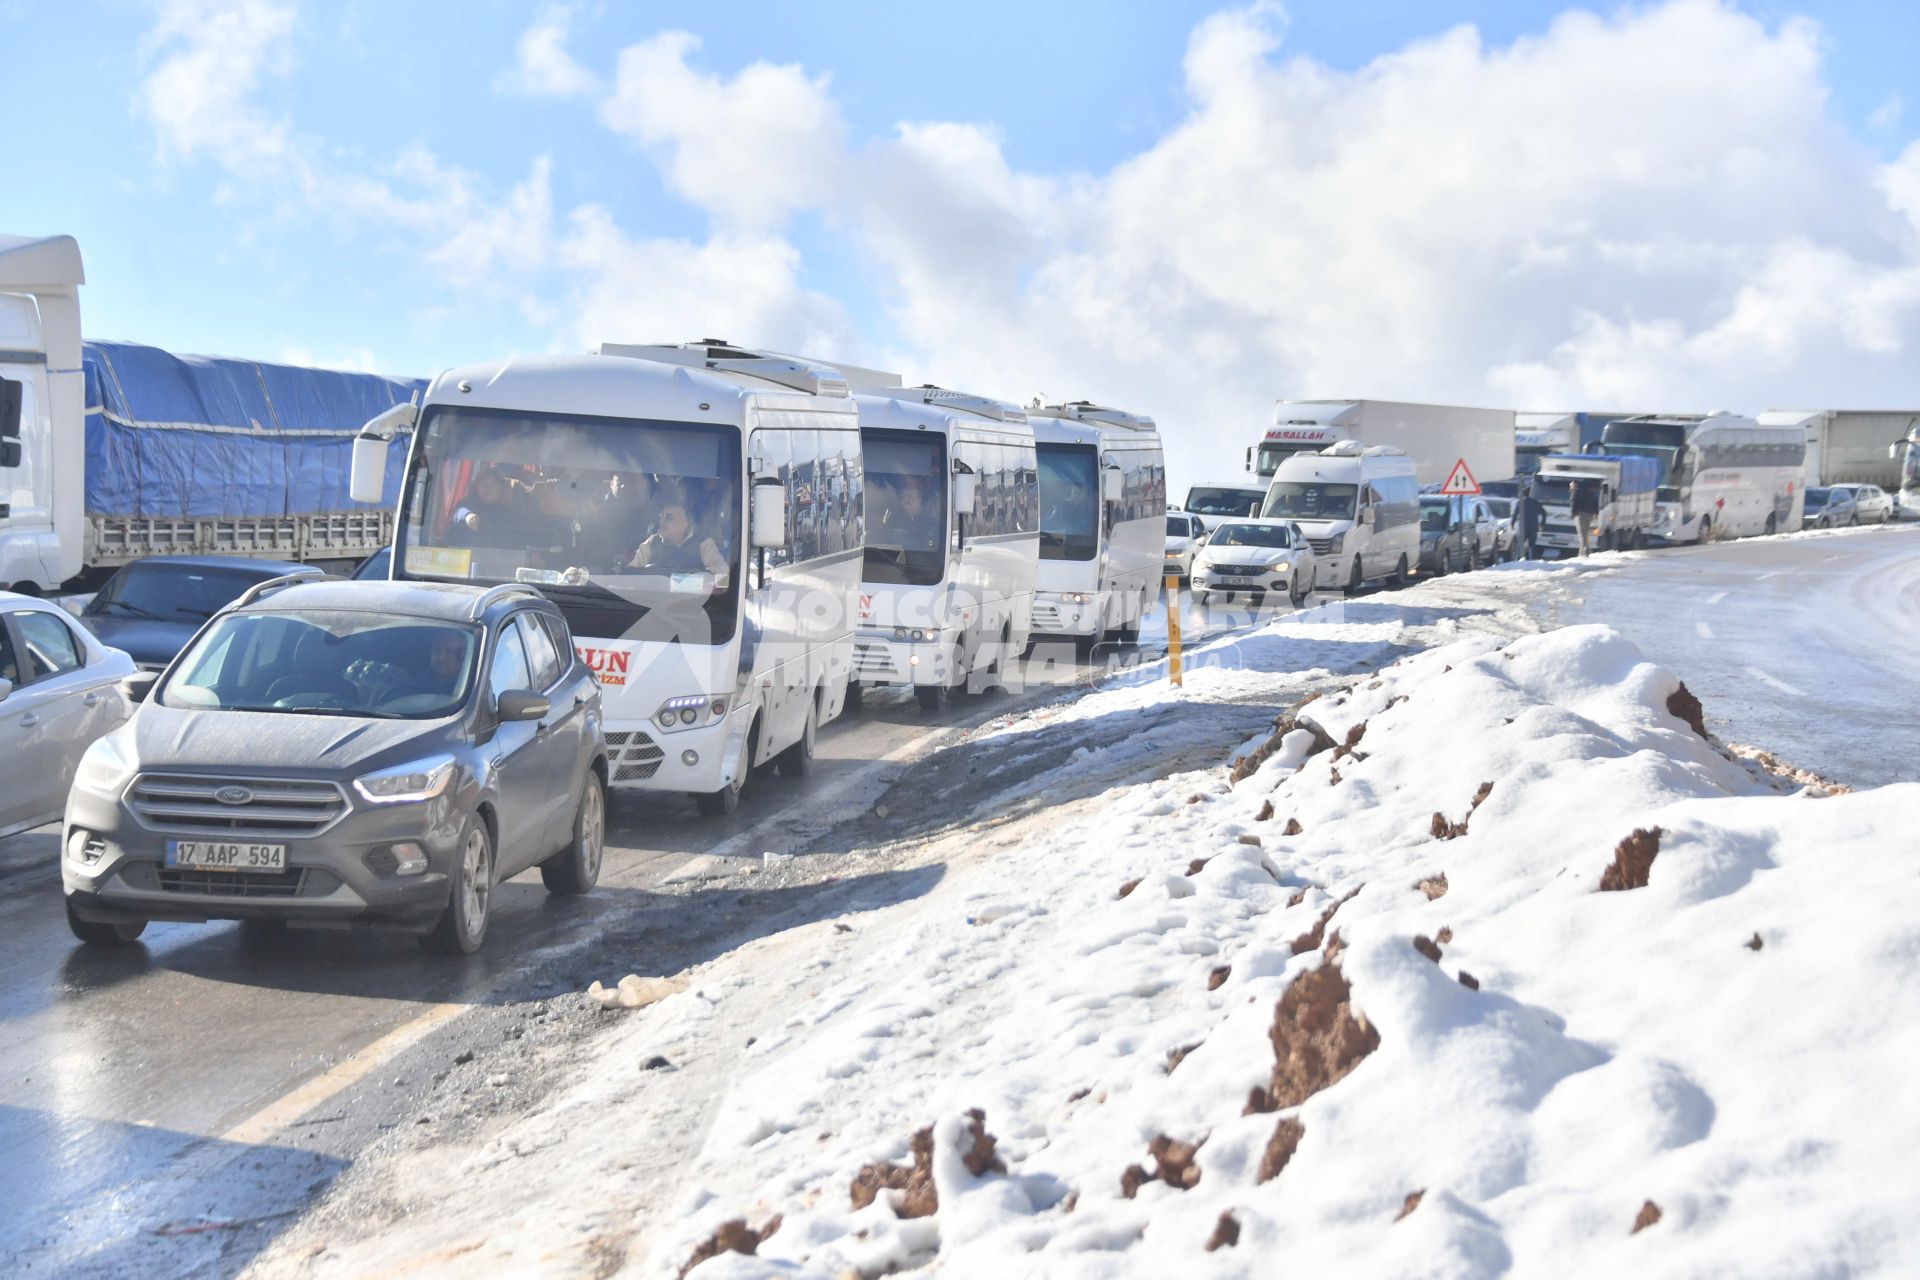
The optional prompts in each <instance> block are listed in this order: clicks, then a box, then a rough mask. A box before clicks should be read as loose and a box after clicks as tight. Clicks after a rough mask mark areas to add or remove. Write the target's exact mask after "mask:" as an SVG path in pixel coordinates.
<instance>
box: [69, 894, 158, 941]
mask: <svg viewBox="0 0 1920 1280" xmlns="http://www.w3.org/2000/svg"><path fill="white" fill-rule="evenodd" d="M146 927H147V922H146V921H145V920H133V921H129V922H126V923H113V924H100V923H98V922H96V921H93V920H82V919H81V918H80V917H79V916H77V915H75V914H74V913H73V904H72V903H71V902H69V903H68V904H67V928H69V929H71V930H73V936H74V937H76V938H78V939H80V941H82V942H84V943H86V944H87V945H88V946H90V947H124V946H127V945H128V944H129V943H131V942H132V941H133V940H134V939H135V938H138V937H139V936H140V935H141V933H142V932H144V931H145V929H146Z"/></svg>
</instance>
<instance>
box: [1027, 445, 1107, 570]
mask: <svg viewBox="0 0 1920 1280" xmlns="http://www.w3.org/2000/svg"><path fill="white" fill-rule="evenodd" d="M1034 452H1035V454H1036V455H1037V456H1038V461H1039V467H1040V558H1041V559H1042V560H1091V559H1093V557H1094V555H1095V553H1096V552H1098V551H1099V549H1100V484H1099V476H1098V475H1097V474H1096V472H1097V470H1098V468H1097V467H1096V465H1095V459H1094V456H1093V446H1092V445H1086V444H1042V445H1036V446H1035V448H1034Z"/></svg>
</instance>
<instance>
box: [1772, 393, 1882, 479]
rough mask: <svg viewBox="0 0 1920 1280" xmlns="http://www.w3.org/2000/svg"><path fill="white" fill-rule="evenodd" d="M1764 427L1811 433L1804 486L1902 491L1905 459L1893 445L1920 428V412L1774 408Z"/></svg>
mask: <svg viewBox="0 0 1920 1280" xmlns="http://www.w3.org/2000/svg"><path fill="white" fill-rule="evenodd" d="M1758 421H1759V423H1760V425H1761V426H1763V427H1780V426H1799V427H1803V428H1804V429H1805V430H1806V433H1807V460H1806V466H1805V469H1804V470H1803V471H1802V472H1801V480H1800V482H1801V484H1803V485H1806V486H1808V487H1818V486H1821V485H1830V484H1877V485H1879V486H1880V487H1881V488H1882V489H1885V490H1886V491H1887V492H1888V493H1892V492H1894V491H1895V490H1897V489H1899V488H1900V482H1901V464H1900V460H1899V459H1898V458H1896V457H1894V456H1892V455H1891V454H1890V453H1889V451H1888V446H1889V445H1891V444H1893V443H1894V442H1895V441H1899V440H1905V439H1906V438H1907V435H1908V433H1909V432H1911V431H1912V430H1914V429H1915V428H1916V427H1920V409H1769V410H1767V411H1766V412H1765V413H1763V414H1761V415H1760V416H1759V418H1758Z"/></svg>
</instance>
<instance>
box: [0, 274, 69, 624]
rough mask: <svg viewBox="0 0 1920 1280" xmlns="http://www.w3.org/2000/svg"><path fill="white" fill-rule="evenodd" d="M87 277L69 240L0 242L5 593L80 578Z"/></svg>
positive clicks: (0, 583) (0, 545) (0, 576)
mask: <svg viewBox="0 0 1920 1280" xmlns="http://www.w3.org/2000/svg"><path fill="white" fill-rule="evenodd" d="M85 279H86V272H85V270H84V269H83V267H82V265H81V261H80V246H79V245H78V244H77V243H75V242H74V239H73V237H72V236H42V237H28V236H0V379H4V381H5V384H6V385H5V386H0V589H12V590H15V591H20V592H25V593H28V594H34V595H38V594H40V593H41V592H43V591H47V590H50V589H52V588H54V587H56V586H58V585H59V584H60V583H62V582H64V581H66V580H67V579H68V578H70V577H72V576H74V575H75V574H76V573H78V572H79V571H80V563H81V537H82V533H81V523H80V511H81V463H82V447H83V436H82V434H81V431H80V422H81V412H82V409H83V407H84V404H83V402H84V395H83V390H82V388H83V382H82V374H81V366H80V285H81V284H82V283H83V282H84V281H85ZM55 423H60V424H63V429H59V430H56V429H55Z"/></svg>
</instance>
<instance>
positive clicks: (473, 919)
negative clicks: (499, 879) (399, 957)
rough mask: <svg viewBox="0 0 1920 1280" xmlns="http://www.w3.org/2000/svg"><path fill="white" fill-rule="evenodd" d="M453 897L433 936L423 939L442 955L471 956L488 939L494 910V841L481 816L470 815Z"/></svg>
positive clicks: (457, 862)
mask: <svg viewBox="0 0 1920 1280" xmlns="http://www.w3.org/2000/svg"><path fill="white" fill-rule="evenodd" d="M452 890H453V892H452V896H451V897H450V899H449V900H448V902H447V909H446V910H445V911H442V912H441V913H440V919H439V920H438V921H437V922H436V923H435V924H434V926H433V932H432V933H429V934H428V935H427V936H426V937H425V938H423V939H421V941H422V942H423V943H425V944H426V946H427V948H428V950H431V951H437V952H439V953H440V954H441V955H450V956H469V955H472V954H473V953H474V952H476V951H478V950H479V949H480V944H481V943H482V942H485V941H486V939H487V917H488V914H489V913H490V911H491V909H492V907H493V837H492V835H491V834H489V833H488V831H487V824H486V823H484V822H482V821H481V820H480V815H479V814H469V815H468V817H467V826H466V830H465V831H463V832H462V833H461V835H460V851H459V854H458V855H457V857H456V858H455V860H454V864H453V885H452Z"/></svg>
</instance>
